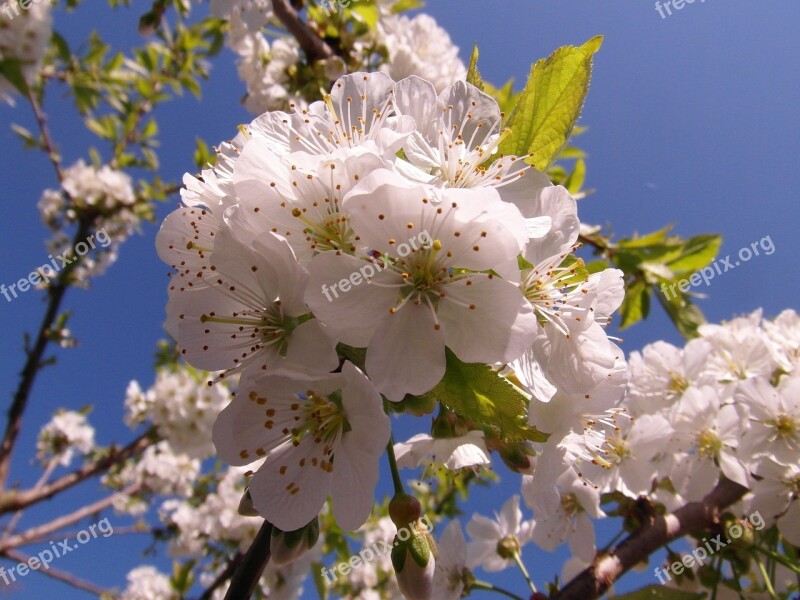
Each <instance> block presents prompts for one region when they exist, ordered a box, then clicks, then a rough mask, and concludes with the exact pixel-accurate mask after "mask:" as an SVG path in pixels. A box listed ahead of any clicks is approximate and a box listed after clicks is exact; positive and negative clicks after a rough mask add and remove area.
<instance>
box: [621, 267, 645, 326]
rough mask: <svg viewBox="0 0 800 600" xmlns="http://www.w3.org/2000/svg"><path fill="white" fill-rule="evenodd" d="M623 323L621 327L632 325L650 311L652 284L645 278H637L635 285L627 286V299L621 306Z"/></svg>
mask: <svg viewBox="0 0 800 600" xmlns="http://www.w3.org/2000/svg"><path fill="white" fill-rule="evenodd" d="M620 312H621V313H622V324H621V325H620V329H625V328H627V327H630V326H631V325H633V324H634V323H638V322H639V321H641V320H642V319H645V318H647V315H648V314H649V313H650V286H649V285H648V284H647V282H646V281H644V280H643V279H637V280H636V281H635V282H634V283H633V285H631V286H626V287H625V299H624V300H623V301H622V307H621V308H620Z"/></svg>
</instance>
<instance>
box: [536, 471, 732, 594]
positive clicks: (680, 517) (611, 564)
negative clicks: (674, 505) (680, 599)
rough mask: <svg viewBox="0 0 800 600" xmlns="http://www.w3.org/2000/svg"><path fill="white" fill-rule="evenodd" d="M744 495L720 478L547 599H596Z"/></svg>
mask: <svg viewBox="0 0 800 600" xmlns="http://www.w3.org/2000/svg"><path fill="white" fill-rule="evenodd" d="M746 493H747V488H746V487H744V486H741V485H739V484H738V483H734V482H733V481H730V480H729V479H724V478H723V479H722V480H721V481H720V482H719V483H718V484H717V487H715V488H714V489H713V490H712V491H711V493H710V494H708V495H707V496H706V497H705V498H703V499H702V500H701V501H699V502H690V503H689V504H686V505H684V506H682V507H681V508H679V509H678V510H676V511H675V512H674V513H672V514H668V515H664V516H659V517H655V518H653V519H652V520H651V521H650V522H649V523H647V524H646V525H643V526H642V527H640V528H639V529H638V530H637V531H635V532H634V533H632V534H631V535H630V536H628V537H627V538H626V539H625V540H624V541H623V542H622V543H621V544H620V545H619V546H617V547H616V548H615V549H613V550H611V552H609V553H608V554H599V555H598V556H596V557H595V560H594V562H593V563H592V565H591V566H590V567H588V568H587V569H585V570H584V571H583V572H581V573H580V574H579V575H577V576H576V577H575V578H574V579H573V580H572V581H570V582H569V583H568V584H567V585H566V586H565V587H564V588H563V589H561V590H560V591H558V592H556V593H555V594H553V595H552V596H551V599H552V600H592V599H594V598H599V597H600V596H601V595H602V594H603V593H605V592H606V591H607V590H608V588H609V587H611V585H612V584H613V583H614V582H615V581H616V580H617V579H619V578H620V576H622V574H623V573H625V572H626V571H628V570H629V569H630V568H631V567H633V566H635V565H637V564H639V563H640V562H642V560H644V559H645V558H647V557H648V556H650V554H652V553H653V552H655V551H656V550H658V549H659V548H660V547H661V546H663V545H664V544H667V543H668V542H670V541H672V540H674V539H677V538H680V537H683V536H684V535H687V534H690V533H693V532H697V531H703V530H705V529H707V528H708V527H710V526H711V525H714V524H716V523H718V522H719V513H720V512H721V511H722V510H724V509H725V508H726V507H728V506H730V505H731V504H733V503H734V502H736V501H737V500H739V499H740V498H741V497H742V496H744V495H745V494H746Z"/></svg>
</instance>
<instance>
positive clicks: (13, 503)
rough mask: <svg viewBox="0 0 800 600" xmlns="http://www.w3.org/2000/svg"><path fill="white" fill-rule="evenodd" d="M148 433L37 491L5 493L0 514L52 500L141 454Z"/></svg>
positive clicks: (147, 438)
mask: <svg viewBox="0 0 800 600" xmlns="http://www.w3.org/2000/svg"><path fill="white" fill-rule="evenodd" d="M150 433H151V432H150V431H148V432H145V433H143V434H142V435H141V436H139V437H138V438H136V439H135V440H133V441H132V442H131V443H130V444H128V445H127V446H125V447H124V448H122V449H117V448H116V447H115V446H112V447H111V448H110V450H109V453H108V456H106V457H104V458H102V459H100V460H98V461H97V462H95V463H92V464H88V465H84V466H82V467H81V468H80V469H77V470H76V471H73V472H71V473H67V474H66V475H63V476H62V477H59V478H58V479H56V480H54V481H52V482H50V483H48V484H47V485H44V486H42V487H41V488H39V489H35V488H33V489H29V490H23V491H21V492H7V493H6V494H4V495H3V496H0V514H5V513H8V512H12V511H15V510H19V509H21V508H27V507H28V506H31V505H33V504H36V503H37V502H41V501H42V500H47V499H49V498H52V497H53V496H55V495H56V494H58V493H59V492H63V491H64V490H67V489H69V488H71V487H72V486H74V485H77V484H79V483H81V482H82V481H85V480H86V479H89V478H90V477H94V476H95V475H98V474H100V473H102V472H104V471H106V470H107V469H109V468H110V467H112V466H114V465H116V464H118V463H121V462H123V461H125V460H127V459H129V458H132V457H134V456H136V455H138V454H140V453H142V452H143V451H144V450H145V449H146V448H147V447H148V446H149V445H150V444H151V443H152V440H151V439H150Z"/></svg>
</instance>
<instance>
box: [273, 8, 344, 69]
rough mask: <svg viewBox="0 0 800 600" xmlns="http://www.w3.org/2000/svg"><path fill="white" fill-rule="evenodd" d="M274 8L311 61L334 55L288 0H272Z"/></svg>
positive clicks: (277, 15)
mask: <svg viewBox="0 0 800 600" xmlns="http://www.w3.org/2000/svg"><path fill="white" fill-rule="evenodd" d="M272 10H273V12H274V13H275V16H276V17H278V20H279V21H280V22H281V23H282V24H283V26H284V27H286V30H287V31H288V32H289V33H291V34H292V35H293V36H294V38H295V39H296V40H297V43H298V44H300V47H301V48H302V49H303V52H305V54H306V57H307V58H308V62H309V63H313V62H315V61H318V60H322V59H325V58H331V57H332V56H333V55H334V52H333V50H332V49H331V47H330V46H328V44H326V43H325V41H324V40H323V39H322V38H320V37H319V36H318V35H317V34H316V33H314V32H313V31H312V30H311V28H310V27H309V26H308V24H307V23H306V22H305V21H303V19H301V18H300V15H298V14H297V11H296V10H295V9H294V8H292V7H291V5H289V3H288V2H287V1H286V0H272Z"/></svg>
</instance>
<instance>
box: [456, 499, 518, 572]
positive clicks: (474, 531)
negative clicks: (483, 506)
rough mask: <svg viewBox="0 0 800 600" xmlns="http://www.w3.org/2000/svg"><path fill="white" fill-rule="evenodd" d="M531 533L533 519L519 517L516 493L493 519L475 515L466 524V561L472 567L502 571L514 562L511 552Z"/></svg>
mask: <svg viewBox="0 0 800 600" xmlns="http://www.w3.org/2000/svg"><path fill="white" fill-rule="evenodd" d="M532 532H533V521H523V520H522V511H521V510H520V508H519V496H517V495H514V496H512V497H511V498H509V499H508V500H507V501H506V503H505V504H504V505H503V508H502V510H501V511H500V513H499V514H498V513H495V518H494V520H492V519H489V518H487V517H484V516H483V515H479V514H475V515H473V516H472V520H470V522H469V523H468V524H467V533H468V534H469V537H470V542H469V544H468V546H467V564H468V565H469V567H470V568H473V569H474V568H476V567H482V568H483V570H484V571H490V572H491V571H502V570H503V569H506V568H508V567H510V566H512V565H513V564H514V561H513V559H512V556H513V553H514V552H515V551H516V552H520V550H521V548H522V546H524V545H525V544H527V543H528V542H529V541H530V540H531V534H532ZM500 553H502V556H501V554H500Z"/></svg>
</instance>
